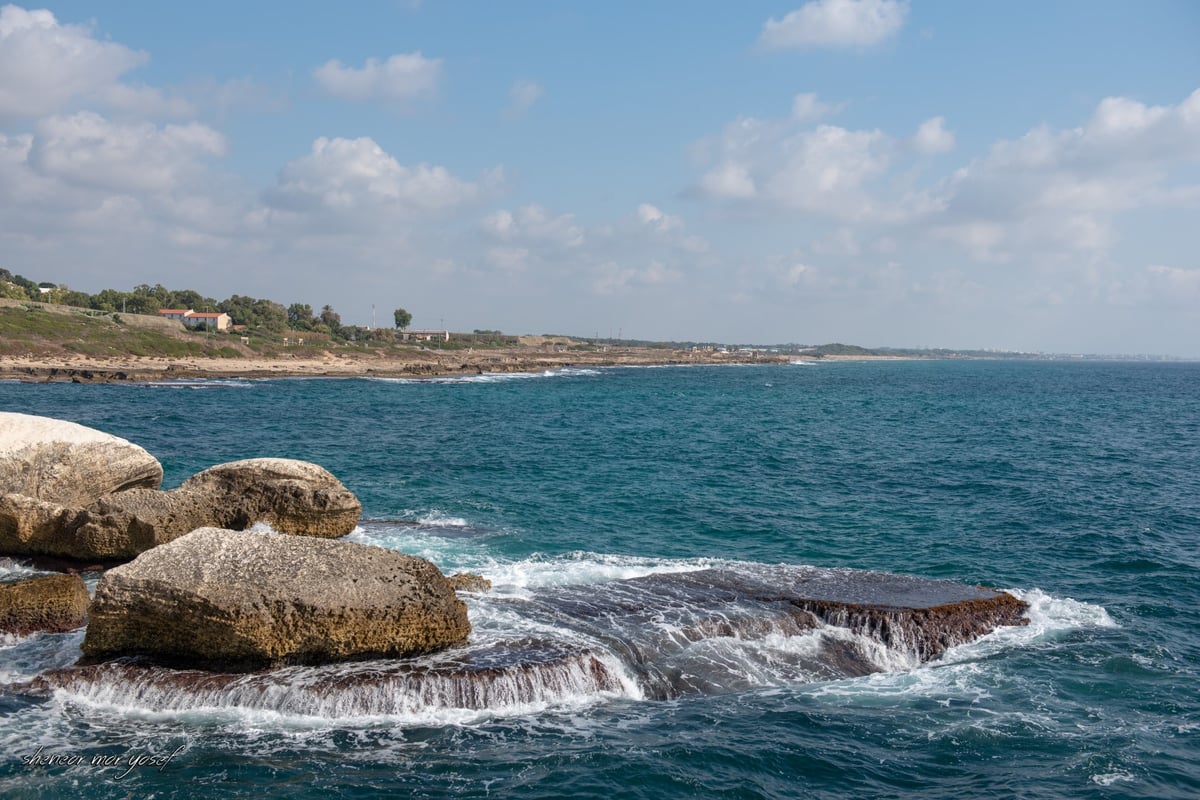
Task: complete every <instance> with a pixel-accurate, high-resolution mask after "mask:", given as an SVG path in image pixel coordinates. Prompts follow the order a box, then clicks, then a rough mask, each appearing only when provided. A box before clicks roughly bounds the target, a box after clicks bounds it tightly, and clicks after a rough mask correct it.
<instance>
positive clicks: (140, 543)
mask: <svg viewBox="0 0 1200 800" xmlns="http://www.w3.org/2000/svg"><path fill="white" fill-rule="evenodd" d="M361 514H362V505H361V504H360V503H359V501H358V498H356V497H355V496H354V493H353V492H351V491H350V490H349V489H347V488H346V487H345V486H343V485H342V483H341V482H340V481H339V480H338V479H337V478H335V477H334V476H333V475H331V474H330V473H329V472H328V471H327V470H325V469H324V468H322V467H319V466H317V465H316V464H310V463H308V462H306V461H295V460H292V459H282V458H255V459H247V460H244V461H234V462H230V463H228V464H221V465H218V466H216V467H212V468H210V469H207V470H205V471H203V472H201V473H199V474H197V475H195V476H193V477H192V478H189V479H188V480H187V481H185V482H184V484H183V485H182V486H180V487H179V488H178V489H173V490H170V491H158V490H155V489H142V488H134V489H128V490H126V491H122V492H117V493H114V494H109V495H104V496H103V497H100V498H97V499H96V500H94V501H92V502H89V503H88V504H86V505H85V506H83V507H82V508H78V507H75V508H73V507H68V506H66V505H63V504H60V503H56V502H49V501H46V500H40V499H37V498H34V497H29V496H26V495H23V494H9V495H0V552H2V553H8V554H13V555H42V556H55V557H62V558H70V559H77V560H87V561H127V560H129V559H131V558H134V557H135V556H137V555H138V554H139V553H142V552H145V551H146V550H149V549H150V548H152V547H157V546H158V545H161V544H165V543H167V542H170V541H172V540H174V539H177V538H179V537H180V536H182V535H184V534H185V533H188V532H189V531H193V530H195V529H197V528H201V527H206V526H211V527H219V528H231V529H235V530H243V529H245V528H248V527H250V526H251V525H253V524H254V523H256V522H266V523H268V524H270V525H271V526H272V527H274V528H275V529H276V530H279V531H282V532H284V533H292V534H299V535H305V536H321V537H338V536H344V535H346V534H347V533H349V532H350V531H352V530H354V527H355V525H357V524H358V519H359V517H360V516H361Z"/></svg>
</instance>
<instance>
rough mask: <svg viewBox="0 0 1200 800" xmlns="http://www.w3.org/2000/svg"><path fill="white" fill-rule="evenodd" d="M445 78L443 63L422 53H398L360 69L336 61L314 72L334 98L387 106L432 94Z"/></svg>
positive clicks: (369, 61)
mask: <svg viewBox="0 0 1200 800" xmlns="http://www.w3.org/2000/svg"><path fill="white" fill-rule="evenodd" d="M441 74H442V59H440V58H425V56H423V55H421V53H420V52H416V53H398V54H396V55H394V56H392V57H390V58H389V59H388V60H387V61H380V60H379V59H376V58H368V59H367V61H366V63H365V64H364V65H363V66H362V67H361V68H360V69H355V68H354V67H348V66H346V65H345V64H343V63H342V62H341V61H338V60H337V59H332V60H330V61H327V62H325V63H324V64H322V65H321V66H319V67H317V68H316V69H314V70H313V78H315V79H316V81H317V83H318V84H319V85H320V86H321V88H322V89H324V90H325V91H327V92H329V93H330V94H332V95H335V96H337V97H341V98H344V99H346V100H356V101H368V100H378V101H383V102H402V101H406V100H410V99H412V98H414V97H417V96H419V95H422V94H429V93H432V92H433V91H434V90H435V89H436V88H437V84H438V80H439V79H440V78H441Z"/></svg>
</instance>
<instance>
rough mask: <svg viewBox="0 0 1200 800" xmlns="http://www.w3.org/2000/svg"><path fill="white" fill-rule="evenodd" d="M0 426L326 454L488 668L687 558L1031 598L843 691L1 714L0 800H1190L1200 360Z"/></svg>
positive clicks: (839, 375) (984, 365)
mask: <svg viewBox="0 0 1200 800" xmlns="http://www.w3.org/2000/svg"><path fill="white" fill-rule="evenodd" d="M0 410H7V411H21V412H26V413H36V414H43V415H47V416H53V417H60V418H63V419H69V420H74V421H77V422H80V423H83V424H85V425H89V426H92V427H96V428H99V429H101V430H105V431H108V432H111V433H114V434H117V435H119V436H123V437H125V438H128V439H130V440H132V441H134V442H137V443H139V444H141V445H143V446H144V447H146V448H147V449H148V450H149V451H150V452H151V453H153V454H154V455H155V456H157V457H158V458H159V459H160V460H161V461H162V463H163V466H164V468H165V471H166V480H165V485H166V486H168V487H170V486H175V485H178V484H179V483H180V482H181V481H182V480H183V479H184V478H186V477H188V476H189V475H191V474H193V473H194V472H196V471H199V470H200V469H203V468H205V467H207V466H211V465H212V464H216V463H220V462H223V461H230V460H234V459H238V458H246V457H253V456H286V457H292V458H301V459H306V460H311V461H315V462H317V463H320V464H322V465H324V466H325V467H327V468H328V469H330V470H331V471H332V472H333V473H334V474H336V475H337V476H338V477H339V478H341V479H342V480H343V482H344V483H345V484H346V485H347V486H348V487H349V488H351V489H352V490H353V491H355V492H356V493H357V494H358V496H359V497H360V499H361V500H362V502H363V507H364V520H363V523H362V525H361V526H360V528H359V529H358V530H357V531H355V533H353V534H351V537H350V538H351V539H353V540H355V541H360V542H365V543H371V544H380V545H383V546H386V547H394V548H397V549H401V550H404V551H406V552H412V553H415V554H418V555H422V556H425V557H427V558H430V559H431V560H433V561H434V562H435V563H437V564H438V566H440V567H441V568H442V569H443V570H444V571H446V572H451V571H456V570H461V569H468V570H471V571H475V572H479V573H481V574H483V575H486V576H488V577H490V578H491V579H492V580H493V581H494V583H495V584H496V588H495V590H494V592H493V593H491V594H489V595H477V596H476V595H472V596H468V606H469V608H470V613H471V616H472V622H473V624H474V626H475V629H476V634H475V637H474V638H476V639H477V640H478V643H482V644H487V643H488V642H491V641H496V642H501V641H504V637H511V636H515V635H520V636H524V637H532V636H535V635H536V636H540V635H546V636H555V635H565V634H564V633H563V632H562V631H554V630H549V631H547V630H545V629H546V628H547V627H548V626H549V627H553V626H552V625H550V623H547V622H546V621H545V620H544V619H542V620H537V619H532V620H531V619H527V618H523V617H521V615H520V614H519V613H518V610H519V609H521V608H524V607H525V606H527V605H528V604H529V600H530V598H535V597H537V596H541V595H545V594H546V593H555V592H557V593H560V594H563V593H565V594H570V593H572V592H573V593H576V594H587V593H589V592H590V593H603V592H604V591H607V587H611V586H612V585H614V582H616V581H618V580H622V579H628V578H637V577H641V576H652V575H662V574H672V573H679V572H686V571H690V570H697V569H702V568H712V567H717V568H729V569H734V570H743V571H746V570H748V571H753V572H755V573H756V574H758V573H759V572H762V571H763V570H768V569H770V568H769V567H768V565H778V564H785V565H812V566H815V567H821V568H840V567H853V568H862V569H872V570H885V571H889V572H896V573H902V574H907V575H917V576H925V577H931V578H944V579H951V580H956V581H964V582H967V583H973V584H974V583H979V584H985V585H989V586H996V587H1000V588H1004V589H1007V590H1010V591H1012V592H1013V593H1015V594H1017V595H1018V596H1020V597H1022V598H1023V599H1025V600H1027V601H1028V602H1030V604H1031V624H1030V625H1029V626H1027V627H1023V628H1011V629H1004V630H1001V631H999V632H997V633H996V634H993V635H991V636H989V637H986V638H985V639H983V640H980V641H978V642H975V643H972V644H969V645H965V646H961V647H958V648H955V649H953V650H951V651H950V652H949V653H947V654H946V656H944V657H943V658H941V659H939V660H938V661H935V662H933V663H930V664H924V665H919V664H916V663H913V662H911V660H907V659H905V658H904V657H903V655H902V654H896V653H887V652H880V653H878V654H877V665H878V667H879V668H880V669H881V670H882V671H880V672H878V673H876V674H872V675H868V676H865V677H849V678H830V677H828V676H821V675H815V674H812V673H811V672H808V671H806V669H805V668H804V666H803V665H804V664H805V663H807V662H805V655H804V654H805V653H806V652H807V651H806V648H809V647H810V646H811V641H810V640H809V639H810V638H811V637H805V636H800V635H796V636H783V635H780V634H779V633H778V632H768V633H766V634H764V635H763V636H761V637H759V638H757V639H753V640H750V639H737V638H734V639H725V640H720V641H717V642H716V643H714V642H713V641H711V640H707V641H705V642H701V643H699V644H696V645H694V646H693V645H686V643H685V645H686V646H681V648H680V649H679V650H678V651H677V652H676V654H675V656H673V657H674V658H676V659H677V664H678V665H681V666H680V667H679V668H680V669H682V670H684V671H685V672H686V671H687V670H688V669H703V670H708V672H705V673H704V674H705V675H707V676H709V677H710V678H712V676H714V675H715V676H717V677H715V678H712V680H711V681H710V682H709V683H707V684H705V688H703V689H702V690H696V691H689V692H680V693H678V694H676V695H674V696H666V697H663V696H659V695H655V694H654V693H653V692H647V691H645V689H644V687H642V686H639V684H638V682H637V680H636V679H635V678H636V676H634V677H632V678H630V679H629V680H627V681H625V682H624V683H621V684H620V685H617V686H608V687H603V688H599V689H597V688H595V687H593V688H592V689H588V688H587V687H586V686H585V685H584V684H583V683H568V684H564V685H561V686H558V687H557V688H555V689H554V691H549V690H547V691H546V692H543V693H542V694H540V695H538V696H537V697H536V698H533V699H532V700H531V699H530V698H529V697H524V698H516V699H514V700H513V701H512V702H507V701H506V700H505V698H504V697H502V696H498V697H497V698H496V700H495V701H494V704H493V706H492V707H490V708H488V709H487V710H480V709H478V708H475V709H472V708H460V707H454V706H453V705H452V704H445V703H443V704H437V703H433V704H426V705H421V704H420V703H415V702H414V703H404V702H400V699H398V698H395V697H384V698H380V697H378V696H375V697H374V699H372V700H370V702H366V701H364V702H365V705H364V703H358V704H356V703H355V702H351V701H353V700H355V697H358V696H357V695H356V696H355V697H350V696H346V697H335V698H332V699H330V698H326V699H325V700H324V701H323V700H322V699H321V698H312V697H309V698H307V699H306V700H304V702H301V701H299V700H297V699H296V698H295V697H294V696H284V697H282V698H279V697H276V698H275V699H274V700H272V701H271V702H265V701H263V702H260V701H247V700H245V699H244V697H243V698H242V699H239V697H237V696H234V695H232V694H225V695H221V694H216V695H214V696H211V697H207V698H205V699H204V702H193V703H191V704H182V705H181V704H180V703H178V702H175V701H172V700H170V699H169V698H168V699H164V698H163V697H160V696H156V695H153V694H152V693H145V692H143V694H141V695H138V694H137V693H136V692H130V691H123V690H118V689H117V688H114V687H100V688H99V689H98V690H96V691H91V692H67V691H60V692H58V693H56V694H54V695H53V696H50V697H42V696H31V695H28V694H25V693H21V692H16V691H6V692H0V796H4V797H45V798H58V797H64V796H77V797H79V798H109V797H112V798H118V797H119V798H124V797H157V798H187V797H208V796H213V797H217V796H220V797H256V798H261V797H289V798H291V797H295V798H310V797H311V798H330V797H354V798H357V797H405V796H413V797H449V796H455V797H540V798H552V797H644V798H662V797H729V798H757V797H769V798H803V797H828V798H850V797H934V798H960V797H996V798H1008V797H1014V798H1015V797H1022V798H1060V797H1061V798H1068V797H1070V798H1075V797H1099V798H1125V797H1138V798H1148V797H1154V798H1194V797H1197V796H1200V680H1198V679H1200V633H1198V632H1197V630H1196V625H1195V616H1196V612H1197V609H1198V608H1200V365H1187V364H1107V363H1041V362H1038V363H1026V362H887V363H837V364H819V365H815V366H798V365H788V366H753V367H688V368H649V369H624V368H622V369H604V370H572V369H566V370H561V371H554V372H550V373H545V374H540V375H532V376H523V375H505V376H475V377H471V378H465V379H446V380H433V381H398V380H397V381H390V380H271V381H211V382H193V383H181V384H160V385H102V386H87V385H70V384H55V385H27V384H17V383H0ZM414 522H415V523H417V524H411V523H414ZM23 570H24V568H23V567H21V566H19V565H16V564H12V563H8V564H7V565H4V564H3V562H0V573H3V574H14V573H19V572H22V571H23ZM539 593H541V595H539ZM670 623H671V621H670V620H667V619H648V620H644V621H642V623H641V624H643V625H644V626H645V627H646V628H647V629H655V635H658V634H661V635H663V636H665V637H668V638H669V637H671V636H674V635H676V634H677V633H678V631H676V630H675V629H672V628H670ZM656 626H657V628H656ZM570 635H571V636H576V637H577V638H578V637H579V636H581V635H582V634H580V633H579V632H578V631H572V632H570ZM646 635H651V634H650V633H647V634H646ZM80 639H81V636H80V634H67V635H53V636H49V635H47V636H34V637H28V638H25V639H8V640H4V641H3V642H0V682H4V683H9V684H12V683H19V682H21V681H23V680H28V679H29V678H30V677H32V676H33V675H34V674H36V673H37V672H39V671H41V670H44V669H47V668H52V667H58V666H64V665H67V664H70V663H72V662H73V661H74V660H75V658H76V657H77V656H78V652H79V651H78V646H79V641H80ZM697 665H700V666H697ZM718 673H719V674H718ZM312 676H313V673H312V672H311V671H309V672H306V671H305V670H303V669H297V670H294V671H293V672H291V673H287V678H288V679H287V680H284V681H283V682H282V683H283V686H284V688H283V689H280V690H279V691H280V692H282V693H283V694H284V695H287V693H288V692H289V691H292V690H291V689H289V688H287V687H288V686H296V685H300V684H303V683H305V682H306V681H310V680H311V679H312ZM360 699H361V698H360ZM39 748H40V749H39ZM180 748H182V749H180ZM38 753H40V754H41V755H43V756H45V755H59V756H63V757H70V756H78V757H79V759H80V762H81V763H76V764H60V765H49V766H38V765H36V764H35V763H33V762H35V761H36V759H35V758H34V756H35V754H38ZM139 755H141V756H149V757H155V758H157V759H158V762H150V761H145V762H143V763H136V764H135V765H134V766H132V767H131V766H130V764H129V761H130V758H132V759H133V760H134V761H135V762H137V761H138V758H137V757H138V756H139ZM96 756H101V757H105V756H107V757H110V758H111V759H113V760H114V761H115V762H117V763H114V764H113V765H111V766H104V765H92V764H91V760H92V759H93V758H94V757H96ZM164 760H165V761H166V763H159V762H161V761H164Z"/></svg>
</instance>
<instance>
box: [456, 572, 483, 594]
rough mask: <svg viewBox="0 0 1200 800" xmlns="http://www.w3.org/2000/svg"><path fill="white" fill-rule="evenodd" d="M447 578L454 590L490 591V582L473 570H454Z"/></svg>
mask: <svg viewBox="0 0 1200 800" xmlns="http://www.w3.org/2000/svg"><path fill="white" fill-rule="evenodd" d="M447 580H449V581H450V585H451V586H453V587H454V591H456V592H490V591H491V590H492V582H491V581H489V580H488V579H487V578H485V577H483V576H482V575H476V574H475V573H474V572H456V573H454V574H453V575H451V576H450V577H449V578H447Z"/></svg>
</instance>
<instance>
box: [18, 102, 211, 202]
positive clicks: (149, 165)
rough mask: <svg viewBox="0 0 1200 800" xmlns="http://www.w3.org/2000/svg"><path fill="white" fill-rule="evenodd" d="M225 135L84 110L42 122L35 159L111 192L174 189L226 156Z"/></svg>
mask: <svg viewBox="0 0 1200 800" xmlns="http://www.w3.org/2000/svg"><path fill="white" fill-rule="evenodd" d="M225 152H226V143H225V138H224V137H223V136H222V135H221V134H220V133H218V132H217V131H215V130H213V129H212V128H209V127H208V126H206V125H201V124H200V123H196V122H192V123H188V124H186V125H166V126H158V125H154V124H151V123H148V122H146V123H129V124H126V123H115V122H112V121H110V120H108V119H105V118H104V117H102V116H100V115H99V114H96V113H93V112H90V111H84V112H80V113H78V114H72V115H70V116H54V117H48V118H46V119H44V120H42V121H41V122H39V123H38V126H37V133H36V136H35V137H34V139H33V141H32V147H31V149H30V153H29V163H30V164H31V165H32V166H33V167H34V168H35V169H36V170H37V171H38V172H40V173H42V174H44V175H49V176H53V177H56V178H58V179H60V180H62V181H64V182H66V183H68V184H78V185H86V186H91V187H94V188H98V189H102V190H105V191H113V192H130V191H133V192H139V191H170V190H173V189H175V188H177V187H178V186H179V185H180V183H181V182H182V181H183V180H184V178H185V176H187V175H189V174H191V173H194V172H195V171H196V170H198V169H203V167H202V166H201V162H203V161H204V160H205V159H208V158H212V157H220V156H223V155H225Z"/></svg>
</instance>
